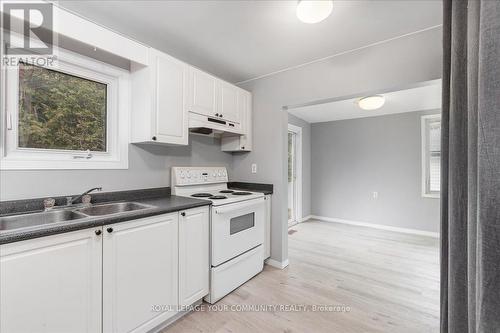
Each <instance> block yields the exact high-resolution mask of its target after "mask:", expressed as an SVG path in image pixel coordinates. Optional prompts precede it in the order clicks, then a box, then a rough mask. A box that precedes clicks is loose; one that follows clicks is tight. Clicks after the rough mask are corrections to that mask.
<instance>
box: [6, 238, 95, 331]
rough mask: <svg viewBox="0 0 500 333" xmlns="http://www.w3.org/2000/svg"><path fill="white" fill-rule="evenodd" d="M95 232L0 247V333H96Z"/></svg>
mask: <svg viewBox="0 0 500 333" xmlns="http://www.w3.org/2000/svg"><path fill="white" fill-rule="evenodd" d="M97 230H99V231H100V230H101V228H94V229H86V230H80V231H75V232H70V233H66V234H61V235H54V236H48V237H43V238H37V239H32V240H29V241H24V242H18V243H11V244H5V245H1V246H0V332H6V333H7V332H8V333H26V332H37V333H58V332H60V333H67V332H72V333H73V332H74V333H84V332H85V333H95V332H100V331H101V314H102V311H101V300H102V299H101V297H102V296H101V295H102V289H101V288H102V280H101V279H102V262H101V258H102V257H101V253H102V240H101V238H102V236H100V235H97V234H96V232H95V231H97ZM98 233H99V232H98Z"/></svg>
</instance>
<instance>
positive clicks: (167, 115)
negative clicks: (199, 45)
mask: <svg viewBox="0 0 500 333" xmlns="http://www.w3.org/2000/svg"><path fill="white" fill-rule="evenodd" d="M150 51H151V52H150V64H149V66H147V67H143V66H132V69H131V71H132V106H133V107H132V142H134V143H141V142H150V143H162V144H176V145H187V144H188V113H187V108H186V103H187V92H188V89H187V87H188V65H186V64H185V63H183V62H181V61H179V60H177V59H175V58H172V57H171V56H169V55H167V54H165V53H162V52H159V51H157V50H154V49H151V50H150Z"/></svg>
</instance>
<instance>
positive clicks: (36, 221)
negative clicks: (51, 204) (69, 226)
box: [0, 210, 87, 231]
mask: <svg viewBox="0 0 500 333" xmlns="http://www.w3.org/2000/svg"><path fill="white" fill-rule="evenodd" d="M85 217H87V216H85V215H83V214H80V213H78V212H74V211H71V210H54V211H50V212H41V213H31V214H21V215H12V216H4V217H0V231H8V230H13V229H21V228H29V227H35V226H41V225H44V224H49V223H56V222H63V221H71V220H77V219H81V218H85Z"/></svg>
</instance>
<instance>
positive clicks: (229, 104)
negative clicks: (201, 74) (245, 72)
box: [218, 81, 240, 123]
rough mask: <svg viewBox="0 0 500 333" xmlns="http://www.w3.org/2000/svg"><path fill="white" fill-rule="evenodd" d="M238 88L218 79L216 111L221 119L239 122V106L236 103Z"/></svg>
mask: <svg viewBox="0 0 500 333" xmlns="http://www.w3.org/2000/svg"><path fill="white" fill-rule="evenodd" d="M239 90H240V89H239V88H238V87H235V86H233V85H231V84H229V83H226V82H224V81H219V92H218V96H219V103H218V111H219V112H218V113H219V116H220V117H221V118H222V119H225V120H229V121H234V122H237V123H239V122H240V108H239V105H238V92H239Z"/></svg>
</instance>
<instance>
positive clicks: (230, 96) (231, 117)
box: [187, 67, 242, 123]
mask: <svg viewBox="0 0 500 333" xmlns="http://www.w3.org/2000/svg"><path fill="white" fill-rule="evenodd" d="M188 90H189V92H188V103H187V104H188V106H187V109H188V111H189V112H193V113H197V114H201V115H205V116H209V117H214V118H217V119H220V120H227V121H230V122H235V123H240V122H241V121H242V118H241V113H240V109H239V108H238V92H239V91H240V90H241V89H240V88H238V87H237V86H235V85H232V84H230V83H228V82H225V81H223V80H220V79H218V78H216V77H214V76H212V75H210V74H207V73H205V72H202V71H200V70H199V69H196V68H193V67H191V68H190V70H189V88H188Z"/></svg>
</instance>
